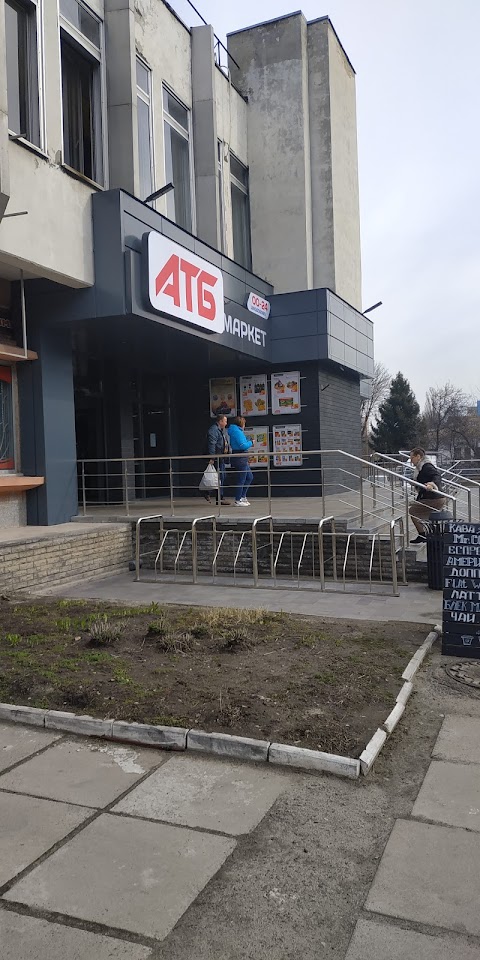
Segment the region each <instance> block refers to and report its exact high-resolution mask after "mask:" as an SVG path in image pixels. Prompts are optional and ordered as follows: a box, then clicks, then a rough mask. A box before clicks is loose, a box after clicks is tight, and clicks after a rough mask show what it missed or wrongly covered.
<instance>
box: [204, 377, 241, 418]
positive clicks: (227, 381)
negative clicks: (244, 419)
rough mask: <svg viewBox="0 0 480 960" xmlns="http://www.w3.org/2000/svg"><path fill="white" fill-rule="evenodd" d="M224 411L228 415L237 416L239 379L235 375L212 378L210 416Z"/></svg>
mask: <svg viewBox="0 0 480 960" xmlns="http://www.w3.org/2000/svg"><path fill="white" fill-rule="evenodd" d="M219 413H224V414H225V416H226V417H236V416H237V381H236V379H235V377H222V378H220V379H217V380H210V416H211V417H216V416H218V414H219Z"/></svg>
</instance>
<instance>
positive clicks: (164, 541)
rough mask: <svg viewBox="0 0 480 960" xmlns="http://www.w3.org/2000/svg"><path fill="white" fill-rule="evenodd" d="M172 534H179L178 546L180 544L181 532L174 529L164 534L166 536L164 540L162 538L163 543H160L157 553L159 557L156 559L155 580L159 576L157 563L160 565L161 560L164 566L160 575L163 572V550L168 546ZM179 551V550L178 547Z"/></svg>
mask: <svg viewBox="0 0 480 960" xmlns="http://www.w3.org/2000/svg"><path fill="white" fill-rule="evenodd" d="M171 533H176V534H177V544H178V541H179V534H180V531H179V530H177V529H176V528H172V529H171V530H166V531H165V533H164V535H163V538H162V539H161V541H160V547H159V549H158V551H157V556H156V557H155V567H154V569H155V578H156V576H157V563H158V561H159V560H160V561H161V565H162V568H161V570H160V573H162V572H163V548H164V546H165V544H166V542H167V540H168V538H169V536H170V534H171ZM177 549H178V547H177Z"/></svg>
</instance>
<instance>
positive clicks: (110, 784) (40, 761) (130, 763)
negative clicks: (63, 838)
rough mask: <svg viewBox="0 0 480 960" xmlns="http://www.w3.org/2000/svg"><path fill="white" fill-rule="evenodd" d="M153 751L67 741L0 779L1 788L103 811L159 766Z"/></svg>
mask: <svg viewBox="0 0 480 960" xmlns="http://www.w3.org/2000/svg"><path fill="white" fill-rule="evenodd" d="M161 760H162V755H161V754H159V753H158V752H157V751H154V750H143V749H142V748H140V747H139V748H138V749H134V748H132V747H120V746H117V745H115V744H99V743H98V742H90V741H89V740H85V741H82V740H78V741H77V740H64V741H62V742H61V743H57V744H56V745H55V746H52V748H51V750H48V751H47V752H46V753H44V754H41V755H40V756H39V757H33V758H32V759H31V760H26V761H25V763H24V764H22V766H20V767H17V768H16V769H15V770H12V771H11V772H10V773H5V774H3V776H1V777H0V787H3V788H5V789H7V790H15V791H16V792H18V793H29V794H32V795H33V796H37V797H48V798H50V799H52V800H65V801H66V802H67V803H77V804H80V805H82V804H83V805H85V806H88V807H90V806H91V807H104V806H106V805H107V804H108V803H111V802H112V801H113V800H115V798H116V797H118V796H119V795H120V794H121V793H123V792H124V791H125V790H128V788H129V787H130V786H133V784H134V783H135V782H136V781H137V780H139V778H140V777H143V775H144V774H145V773H147V771H148V770H150V769H151V768H152V767H154V766H155V765H156V764H158V763H160V762H161Z"/></svg>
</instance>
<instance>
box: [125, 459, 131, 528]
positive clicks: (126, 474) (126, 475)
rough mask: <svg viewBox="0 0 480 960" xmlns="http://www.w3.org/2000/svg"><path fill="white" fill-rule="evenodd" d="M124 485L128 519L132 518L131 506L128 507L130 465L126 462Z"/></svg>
mask: <svg viewBox="0 0 480 960" xmlns="http://www.w3.org/2000/svg"><path fill="white" fill-rule="evenodd" d="M123 485H124V489H125V512H126V514H127V517H129V516H130V513H129V506H128V463H127V461H126V460H124V461H123Z"/></svg>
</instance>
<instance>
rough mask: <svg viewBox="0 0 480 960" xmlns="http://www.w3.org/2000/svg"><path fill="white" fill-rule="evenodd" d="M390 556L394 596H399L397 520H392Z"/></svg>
mask: <svg viewBox="0 0 480 960" xmlns="http://www.w3.org/2000/svg"><path fill="white" fill-rule="evenodd" d="M390 556H391V561H392V583H393V595H394V597H398V596H399V592H398V576H397V556H396V550H395V520H392V521H391V522H390Z"/></svg>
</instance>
